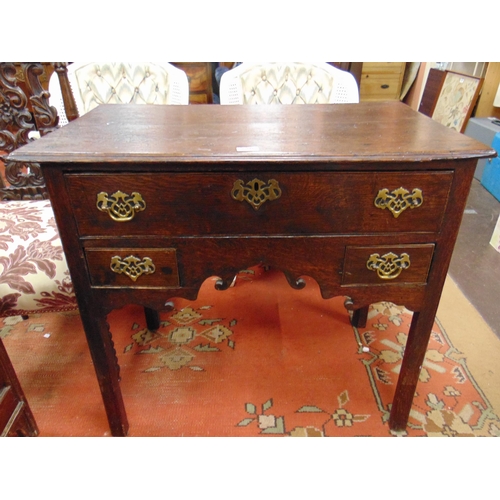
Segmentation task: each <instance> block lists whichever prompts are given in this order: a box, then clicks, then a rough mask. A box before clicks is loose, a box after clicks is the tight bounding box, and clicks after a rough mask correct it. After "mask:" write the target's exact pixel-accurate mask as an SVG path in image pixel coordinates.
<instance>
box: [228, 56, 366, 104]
mask: <svg viewBox="0 0 500 500" xmlns="http://www.w3.org/2000/svg"><path fill="white" fill-rule="evenodd" d="M358 102H359V89H358V84H357V83H356V80H355V78H354V76H353V75H352V74H351V73H348V72H347V71H342V70H340V69H338V68H335V67H334V66H332V65H331V64H328V63H304V62H290V63H278V62H272V63H242V64H240V65H239V66H237V67H236V68H234V69H231V70H229V71H227V72H226V73H224V74H223V75H222V78H221V82H220V103H221V104H323V103H324V104H326V103H358Z"/></svg>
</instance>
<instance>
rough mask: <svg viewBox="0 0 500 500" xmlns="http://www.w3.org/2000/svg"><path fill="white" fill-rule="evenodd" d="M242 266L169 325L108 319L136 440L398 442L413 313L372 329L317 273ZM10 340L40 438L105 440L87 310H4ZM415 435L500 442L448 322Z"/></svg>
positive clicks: (380, 312)
mask: <svg viewBox="0 0 500 500" xmlns="http://www.w3.org/2000/svg"><path fill="white" fill-rule="evenodd" d="M306 281H307V286H306V287H305V288H304V289H303V290H293V289H292V288H290V286H289V285H288V283H287V282H286V279H285V277H284V276H283V274H281V273H280V272H276V271H269V272H264V271H262V269H261V268H252V269H251V270H249V271H247V272H244V273H240V275H239V277H238V280H237V282H236V286H235V287H233V288H230V289H229V290H227V291H224V292H219V291H216V290H215V289H214V279H210V280H207V281H206V282H205V284H204V285H203V287H202V289H201V291H200V294H199V297H198V300H197V301H196V302H189V301H187V300H180V299H175V300H174V303H175V310H174V311H172V312H170V313H168V314H162V325H161V328H160V329H159V330H158V331H157V332H150V331H148V330H147V329H146V326H145V321H144V317H143V312H142V309H141V308H140V307H136V306H129V307H127V308H124V309H122V310H120V311H114V312H113V313H112V314H111V315H110V317H109V322H110V325H111V331H112V333H113V338H114V342H115V348H116V351H117V356H118V360H119V363H120V366H121V377H122V382H121V384H122V391H123V396H124V400H125V407H126V409H127V414H128V418H129V423H130V432H129V434H130V435H131V436H241V437H243V436H390V435H391V432H390V431H389V428H388V424H387V419H388V416H389V411H390V404H391V401H392V398H393V394H394V389H395V383H396V380H397V376H398V372H399V369H400V364H401V358H402V355H403V351H404V346H405V342H406V337H407V332H408V327H409V323H410V320H411V313H409V311H407V310H406V309H404V308H402V307H396V306H394V305H392V304H389V303H379V304H375V305H373V306H372V307H371V309H370V313H369V319H368V323H367V327H366V328H364V329H360V330H357V329H355V328H353V327H352V326H351V325H350V323H349V316H348V313H347V312H346V310H345V309H344V307H343V298H341V297H339V298H335V299H332V300H323V299H322V298H321V297H320V293H319V288H318V286H317V284H316V283H315V282H314V281H313V280H310V279H307V280H306ZM0 335H1V336H2V338H4V343H5V346H6V348H7V351H8V353H9V355H10V357H11V359H12V363H13V365H14V367H15V369H16V371H17V373H18V377H19V379H20V382H21V384H22V386H23V389H24V391H25V393H26V396H27V398H28V400H29V402H30V405H31V408H32V411H33V413H34V415H35V418H36V420H37V423H38V426H39V428H40V434H41V436H105V435H109V434H110V433H109V429H108V425H107V420H106V417H105V413H104V409H103V406H102V401H101V396H100V393H99V390H98V385H97V380H96V378H95V375H94V370H93V367H92V363H91V359H90V355H89V353H88V349H87V344H86V341H85V337H84V334H83V330H82V327H81V323H80V319H79V316H78V314H77V313H61V314H54V315H52V314H44V315H38V316H36V317H35V316H33V317H30V318H29V319H28V320H26V321H23V320H21V319H20V318H19V317H17V318H3V319H2V320H1V322H0ZM404 434H405V435H409V436H497V435H499V434H500V418H499V416H498V414H497V413H495V410H494V409H493V407H492V405H491V404H490V402H489V401H488V400H487V398H486V396H485V394H484V392H483V390H482V389H481V387H480V385H479V384H478V381H477V380H475V379H474V376H473V374H472V373H470V371H469V369H468V367H467V357H466V355H465V354H463V353H462V352H459V351H458V350H457V349H456V348H455V347H454V346H453V345H452V343H451V341H450V339H449V338H448V335H447V333H446V332H445V331H444V330H443V328H442V327H441V326H440V325H439V324H437V323H436V324H435V326H434V330H433V333H432V338H431V341H430V344H429V349H428V352H427V356H426V361H425V363H424V366H423V369H422V373H421V377H420V383H419V385H418V388H417V395H416V397H415V400H414V404H413V408H412V412H411V416H410V423H409V426H408V429H407V432H406V433H404Z"/></svg>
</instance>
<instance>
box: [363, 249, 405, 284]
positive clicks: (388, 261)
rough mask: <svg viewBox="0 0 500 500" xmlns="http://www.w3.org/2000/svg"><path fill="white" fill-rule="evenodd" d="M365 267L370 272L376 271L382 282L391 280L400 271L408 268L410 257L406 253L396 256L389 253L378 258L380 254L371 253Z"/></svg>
mask: <svg viewBox="0 0 500 500" xmlns="http://www.w3.org/2000/svg"><path fill="white" fill-rule="evenodd" d="M366 267H367V268H368V269H369V270H370V271H376V272H377V275H378V277H379V278H381V279H383V280H393V279H394V278H397V277H398V276H399V275H400V274H401V271H403V270H404V269H408V268H409V267H410V256H409V255H408V254H407V253H402V254H401V255H396V254H395V253H392V252H389V253H386V254H385V255H382V257H380V254H378V253H373V254H371V255H370V258H369V259H368V260H367V262H366Z"/></svg>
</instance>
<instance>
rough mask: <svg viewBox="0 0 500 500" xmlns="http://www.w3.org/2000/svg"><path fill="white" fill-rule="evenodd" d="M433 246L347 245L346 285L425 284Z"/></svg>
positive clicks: (344, 271) (344, 275)
mask: <svg viewBox="0 0 500 500" xmlns="http://www.w3.org/2000/svg"><path fill="white" fill-rule="evenodd" d="M433 253H434V244H430V243H429V244H424V245H390V246H389V245H386V246H348V247H346V252H345V260H344V270H343V273H342V284H343V285H364V284H366V285H376V284H384V285H387V284H391V283H395V284H401V283H413V284H416V283H426V282H427V275H428V274H429V268H430V265H431V261H432V255H433Z"/></svg>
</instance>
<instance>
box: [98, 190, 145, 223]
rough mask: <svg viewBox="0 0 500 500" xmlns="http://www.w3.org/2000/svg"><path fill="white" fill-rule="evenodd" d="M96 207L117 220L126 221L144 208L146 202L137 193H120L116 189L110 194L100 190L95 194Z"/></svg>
mask: <svg viewBox="0 0 500 500" xmlns="http://www.w3.org/2000/svg"><path fill="white" fill-rule="evenodd" d="M96 206H97V208H98V209H99V210H100V211H101V212H107V213H108V214H109V216H110V217H111V218H112V219H113V220H114V221H117V222H127V221H129V220H132V219H133V218H134V217H135V214H136V212H141V211H142V210H144V209H145V208H146V202H145V201H144V200H143V198H142V196H141V195H140V194H139V193H135V192H134V193H132V194H127V193H122V192H121V191H116V193H113V194H112V195H111V196H110V195H108V193H104V192H101V193H99V194H98V195H97V203H96Z"/></svg>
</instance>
